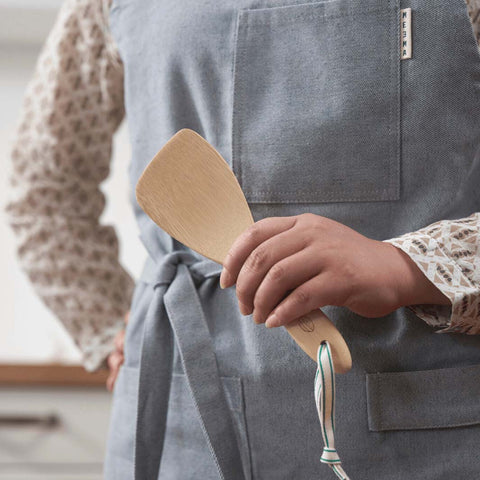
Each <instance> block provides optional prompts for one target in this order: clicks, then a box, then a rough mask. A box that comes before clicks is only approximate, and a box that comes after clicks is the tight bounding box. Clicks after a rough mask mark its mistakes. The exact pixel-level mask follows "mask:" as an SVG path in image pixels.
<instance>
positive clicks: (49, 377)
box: [0, 363, 108, 388]
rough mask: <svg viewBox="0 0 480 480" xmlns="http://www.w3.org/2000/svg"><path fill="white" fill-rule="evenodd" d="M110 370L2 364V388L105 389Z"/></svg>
mask: <svg viewBox="0 0 480 480" xmlns="http://www.w3.org/2000/svg"><path fill="white" fill-rule="evenodd" d="M107 376H108V370H98V371H97V372H94V373H90V372H87V371H86V370H85V369H84V368H83V367H81V366H77V365H61V364H55V363H52V364H42V365H29V364H2V365H0V386H8V385H48V386H79V387H99V386H102V387H104V388H105V381H106V379H107Z"/></svg>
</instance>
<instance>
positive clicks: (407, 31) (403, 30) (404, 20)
mask: <svg viewBox="0 0 480 480" xmlns="http://www.w3.org/2000/svg"><path fill="white" fill-rule="evenodd" d="M400 58H401V59H402V60H405V59H406V58H412V9H411V8H403V9H401V10H400Z"/></svg>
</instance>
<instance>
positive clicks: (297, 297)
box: [292, 289, 312, 305]
mask: <svg viewBox="0 0 480 480" xmlns="http://www.w3.org/2000/svg"><path fill="white" fill-rule="evenodd" d="M292 297H293V298H292V301H293V303H294V304H295V305H302V304H305V303H309V302H310V300H311V298H312V296H311V294H310V292H308V291H306V290H304V289H301V290H297V291H296V292H295V293H294V294H293V295H292Z"/></svg>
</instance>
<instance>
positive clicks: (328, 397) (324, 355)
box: [315, 340, 350, 480]
mask: <svg viewBox="0 0 480 480" xmlns="http://www.w3.org/2000/svg"><path fill="white" fill-rule="evenodd" d="M315 404H316V406H317V411H318V418H319V419H320V424H321V427H322V437H323V442H324V444H325V447H324V449H323V453H322V456H321V457H320V461H321V462H322V463H326V464H328V465H330V467H331V468H332V470H333V471H334V472H335V474H336V476H337V477H338V478H340V479H342V480H350V479H349V477H348V476H347V474H346V473H345V471H344V470H343V468H342V466H341V461H340V457H339V456H338V453H337V450H336V448H335V438H334V434H335V370H334V367H333V360H332V350H331V347H330V343H329V342H328V340H324V341H323V342H322V343H321V344H320V346H319V347H318V350H317V372H316V374H315Z"/></svg>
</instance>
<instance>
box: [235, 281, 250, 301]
mask: <svg viewBox="0 0 480 480" xmlns="http://www.w3.org/2000/svg"><path fill="white" fill-rule="evenodd" d="M236 292H237V298H238V299H239V300H240V301H241V302H242V303H245V301H246V299H248V297H249V294H250V290H249V288H248V286H247V285H244V284H243V283H238V282H237V286H236Z"/></svg>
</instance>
